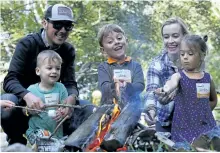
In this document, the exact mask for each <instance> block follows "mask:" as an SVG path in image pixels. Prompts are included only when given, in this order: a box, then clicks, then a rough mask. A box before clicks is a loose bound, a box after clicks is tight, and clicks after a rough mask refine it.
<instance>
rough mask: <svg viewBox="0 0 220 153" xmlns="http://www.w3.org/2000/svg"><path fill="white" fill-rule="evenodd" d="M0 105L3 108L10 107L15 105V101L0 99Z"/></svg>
mask: <svg viewBox="0 0 220 153" xmlns="http://www.w3.org/2000/svg"><path fill="white" fill-rule="evenodd" d="M0 106H1V107H3V108H5V109H10V108H12V107H13V106H15V103H13V102H12V101H9V100H0Z"/></svg>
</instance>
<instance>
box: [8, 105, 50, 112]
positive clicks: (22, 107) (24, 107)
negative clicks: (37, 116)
mask: <svg viewBox="0 0 220 153" xmlns="http://www.w3.org/2000/svg"><path fill="white" fill-rule="evenodd" d="M12 107H15V108H21V109H26V110H30V111H36V112H44V113H47V111H44V110H39V109H33V108H29V107H26V106H12Z"/></svg>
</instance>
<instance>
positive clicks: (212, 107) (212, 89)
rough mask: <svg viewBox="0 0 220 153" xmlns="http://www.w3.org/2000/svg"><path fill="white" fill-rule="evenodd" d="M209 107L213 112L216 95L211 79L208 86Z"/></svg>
mask: <svg viewBox="0 0 220 153" xmlns="http://www.w3.org/2000/svg"><path fill="white" fill-rule="evenodd" d="M209 101H210V107H211V109H212V110H213V109H214V108H215V106H216V105H217V93H216V90H215V84H214V82H213V80H212V78H211V85H210V98H209Z"/></svg>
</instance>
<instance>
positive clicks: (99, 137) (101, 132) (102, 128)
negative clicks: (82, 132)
mask: <svg viewBox="0 0 220 153" xmlns="http://www.w3.org/2000/svg"><path fill="white" fill-rule="evenodd" d="M113 102H114V104H115V106H114V109H113V111H112V115H111V119H110V120H109V121H108V122H107V123H106V124H105V125H103V123H104V122H105V119H106V117H108V115H106V114H103V115H102V117H101V119H100V121H99V127H98V131H97V133H96V137H95V139H94V141H93V142H92V143H91V144H90V145H89V146H88V147H87V148H86V150H85V151H86V152H94V151H97V149H98V148H99V147H100V145H101V143H102V141H103V139H104V136H105V135H106V134H107V133H108V131H109V130H110V128H111V124H112V123H113V122H114V121H115V120H116V119H117V118H118V116H119V114H120V108H119V105H118V104H117V102H116V100H115V99H114V100H113Z"/></svg>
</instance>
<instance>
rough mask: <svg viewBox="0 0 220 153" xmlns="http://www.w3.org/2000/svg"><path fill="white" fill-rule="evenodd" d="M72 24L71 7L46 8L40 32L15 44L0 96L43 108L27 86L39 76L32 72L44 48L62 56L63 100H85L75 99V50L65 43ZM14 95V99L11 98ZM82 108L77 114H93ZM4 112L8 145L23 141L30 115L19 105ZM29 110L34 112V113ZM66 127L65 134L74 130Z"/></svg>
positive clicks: (24, 141)
mask: <svg viewBox="0 0 220 153" xmlns="http://www.w3.org/2000/svg"><path fill="white" fill-rule="evenodd" d="M73 23H75V21H74V20H73V12H72V10H71V8H69V7H67V6H65V5H62V4H56V5H53V6H49V7H48V9H47V10H46V12H45V16H44V19H43V20H42V26H43V28H42V29H41V30H40V32H39V33H34V34H29V35H28V36H26V37H24V38H23V39H21V40H20V41H19V42H18V43H17V45H16V49H15V52H14V55H13V57H12V60H11V63H10V67H9V70H8V74H7V75H6V77H5V79H4V84H3V89H4V90H5V92H6V93H7V94H5V95H2V96H1V99H4V100H11V101H13V102H14V103H15V104H16V105H19V106H27V107H28V108H32V109H42V108H43V107H44V104H43V102H42V101H41V99H40V98H39V97H37V96H35V95H33V94H32V93H30V92H29V91H28V90H27V89H26V88H27V87H28V86H30V85H31V84H34V83H38V82H40V78H39V76H37V75H36V73H35V68H36V59H37V55H38V54H39V53H40V52H41V51H43V50H48V49H50V50H54V51H55V52H57V53H58V54H59V55H60V56H61V58H62V59H63V63H62V68H61V75H60V79H59V80H58V81H61V82H62V83H63V84H64V86H65V87H66V89H67V91H68V97H67V98H66V99H65V100H64V103H66V104H70V105H75V104H77V103H80V105H81V104H85V103H88V102H86V101H78V100H77V97H78V94H79V92H78V88H77V83H76V81H75V69H74V60H75V49H74V47H73V46H72V45H71V44H69V43H68V42H65V41H66V39H67V38H68V36H69V34H70V32H71V31H72V29H73V27H74V24H73ZM14 96H16V97H17V98H14ZM1 111H2V110H1ZM76 111H78V110H76ZM76 111H74V112H75V113H73V110H72V109H70V108H66V109H65V111H64V114H63V116H66V115H71V114H76ZM83 111H87V113H79V112H77V113H78V114H81V115H82V116H83V117H85V116H86V114H87V115H88V114H90V113H92V110H91V107H87V109H83ZM2 112H4V111H2ZM88 112H89V113H88ZM7 113H8V114H7V115H2V116H1V124H2V128H3V130H4V131H5V133H6V134H7V135H8V140H9V144H13V143H16V142H18V143H22V144H26V139H25V138H24V137H23V134H24V133H25V131H26V130H27V128H28V120H29V117H28V116H26V115H25V114H24V113H23V112H22V110H21V109H18V108H16V109H15V108H13V109H12V110H11V111H10V112H7ZM30 113H31V114H32V115H33V114H35V113H37V112H29V114H30ZM3 116H4V117H3ZM83 120H84V119H82V120H81V121H83ZM78 124H79V123H78ZM65 127H66V128H65ZM65 127H64V129H66V134H70V133H71V132H72V131H73V129H69V126H68V124H67V125H65ZM74 128H76V127H74ZM64 133H65V130H64Z"/></svg>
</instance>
